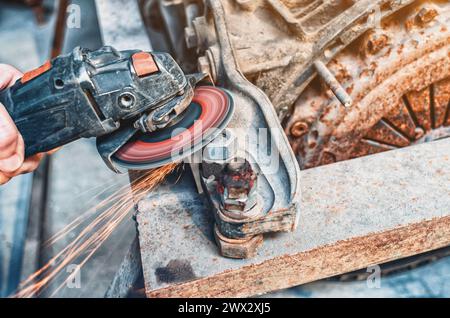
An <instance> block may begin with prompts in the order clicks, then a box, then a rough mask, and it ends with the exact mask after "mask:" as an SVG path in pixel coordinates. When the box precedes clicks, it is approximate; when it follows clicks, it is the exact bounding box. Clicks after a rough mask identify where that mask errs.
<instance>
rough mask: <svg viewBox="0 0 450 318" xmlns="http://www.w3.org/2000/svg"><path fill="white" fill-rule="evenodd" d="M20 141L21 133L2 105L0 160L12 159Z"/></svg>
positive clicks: (0, 112)
mask: <svg viewBox="0 0 450 318" xmlns="http://www.w3.org/2000/svg"><path fill="white" fill-rule="evenodd" d="M18 141H19V131H18V130H17V128H16V125H15V124H14V122H13V120H12V119H11V117H10V116H9V114H8V111H7V110H6V109H5V107H4V106H3V105H2V104H1V103H0V160H1V159H6V158H8V157H10V156H12V155H13V154H14V153H15V152H16V149H17V144H18ZM0 170H1V169H0Z"/></svg>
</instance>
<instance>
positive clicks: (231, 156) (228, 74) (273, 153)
mask: <svg viewBox="0 0 450 318" xmlns="http://www.w3.org/2000/svg"><path fill="white" fill-rule="evenodd" d="M141 5H142V10H143V16H144V17H145V19H146V23H147V26H148V28H149V34H150V37H152V36H153V37H158V36H160V37H161V36H163V37H165V39H166V41H152V43H153V42H155V45H154V46H155V47H154V49H155V50H161V49H166V50H167V49H169V50H170V51H171V53H172V54H173V55H174V56H175V58H176V59H177V61H178V62H179V63H180V65H181V66H182V67H183V68H184V70H185V71H186V72H188V71H195V70H196V69H197V66H198V69H199V70H200V71H202V72H203V73H206V74H208V75H209V77H210V78H211V80H213V81H214V82H215V83H216V84H217V85H219V86H221V87H224V88H226V89H227V90H228V91H230V92H231V93H232V94H233V98H234V101H235V105H236V107H235V114H234V116H233V118H232V120H231V121H230V124H229V125H228V130H227V132H225V133H224V134H222V135H221V136H219V137H218V138H216V140H214V141H213V142H212V143H211V144H210V145H208V146H207V147H206V148H205V149H204V152H203V157H202V160H201V163H191V167H192V170H193V172H194V175H195V179H196V180H197V183H198V184H197V187H198V188H199V189H200V191H203V192H204V193H205V194H206V196H207V198H208V199H209V201H210V203H211V207H212V210H213V213H214V216H215V221H216V222H215V223H216V225H215V226H216V231H215V233H216V240H217V243H218V245H219V248H220V250H221V253H222V254H223V255H224V256H227V257H233V258H246V257H251V256H253V255H255V254H256V251H257V248H258V247H259V246H260V245H261V244H262V241H263V239H262V234H264V233H269V232H280V231H292V230H293V229H295V228H296V226H297V221H298V217H299V199H300V197H299V196H300V193H299V188H300V187H299V167H298V165H297V163H296V160H295V156H294V154H293V152H292V149H291V148H290V146H289V142H288V140H287V138H286V136H285V135H284V133H283V132H282V131H283V129H282V126H281V124H280V122H279V121H278V120H277V114H276V112H275V109H274V108H273V106H272V104H271V102H270V100H269V99H268V98H267V96H266V95H265V94H264V93H263V92H262V91H261V90H260V89H258V88H257V87H256V86H255V85H253V84H252V83H251V82H249V81H248V79H246V78H245V77H244V76H243V75H242V73H241V72H240V70H239V69H240V67H239V63H238V60H237V59H236V56H235V55H234V53H233V52H234V47H233V39H232V37H233V35H232V34H233V33H232V32H231V30H230V29H229V24H228V22H227V21H226V20H225V16H226V14H225V11H224V10H225V7H224V6H223V2H221V1H216V0H214V1H205V2H204V3H203V2H201V1H143V2H142V3H141ZM205 8H209V9H208V10H207V11H208V19H209V22H210V23H211V24H210V25H208V24H207V23H206V20H205V19H206V17H204V16H203V15H202V14H203V12H204V11H205ZM194 25H196V26H197V27H200V25H202V26H204V27H205V30H204V32H201V33H200V34H199V32H198V31H199V30H197V29H195V28H196V27H195V26H194ZM185 30H186V31H185ZM198 36H207V37H208V40H206V39H199V38H197V37H198ZM197 41H204V45H205V47H204V48H205V51H203V52H200V51H199V48H198V47H197V48H196V42H197ZM180 43H181V44H182V45H180ZM158 45H160V46H158ZM161 45H162V46H161ZM206 51H208V52H212V51H214V52H215V56H212V55H211V54H210V53H207V52H206ZM203 54H205V56H202V55H203ZM207 54H209V57H207ZM198 56H200V58H198V59H197V57H198ZM213 59H214V63H213V64H211V61H213ZM267 158H269V160H267ZM274 164H275V165H276V169H274V167H273V165H274Z"/></svg>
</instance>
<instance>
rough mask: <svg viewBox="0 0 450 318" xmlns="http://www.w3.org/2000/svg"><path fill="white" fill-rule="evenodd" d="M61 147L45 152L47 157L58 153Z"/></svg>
mask: <svg viewBox="0 0 450 318" xmlns="http://www.w3.org/2000/svg"><path fill="white" fill-rule="evenodd" d="M61 148H62V147H58V148H55V149H52V150H50V151H47V155H53V154H54V153H55V152H58V151H59V150H60V149H61Z"/></svg>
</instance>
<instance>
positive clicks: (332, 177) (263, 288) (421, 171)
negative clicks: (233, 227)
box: [137, 139, 450, 297]
mask: <svg viewBox="0 0 450 318" xmlns="http://www.w3.org/2000/svg"><path fill="white" fill-rule="evenodd" d="M186 173H187V172H186ZM301 177H302V197H303V198H302V208H301V216H300V223H299V227H298V229H297V230H296V231H295V232H293V233H283V234H279V235H271V236H269V237H265V244H264V245H263V247H262V248H261V249H260V251H259V253H258V255H257V256H256V257H254V258H252V259H248V260H233V259H227V258H223V257H221V256H220V255H219V254H218V250H217V248H216V245H215V243H214V239H213V228H212V224H213V222H212V215H211V213H210V212H209V210H208V207H207V204H206V203H205V202H204V201H203V199H202V197H201V196H199V195H198V194H196V193H195V192H194V189H195V186H194V183H193V181H192V180H189V178H181V179H182V181H180V182H179V183H175V181H174V182H169V183H168V184H166V185H164V186H163V187H161V188H160V189H159V190H157V191H155V192H153V193H152V194H151V196H150V197H148V198H147V199H146V200H143V201H141V202H140V203H139V207H138V210H139V212H138V214H137V221H138V227H139V234H140V236H139V239H140V245H141V255H142V265H143V271H144V278H145V284H146V293H147V296H149V297H178V296H188V297H204V296H208V297H217V296H233V297H236V296H238V297H241V296H252V295H257V294H262V293H266V292H269V291H273V290H278V289H282V288H286V287H290V286H295V285H299V284H303V283H307V282H311V281H315V280H319V279H323V278H326V277H330V276H334V275H337V274H342V273H346V272H350V271H353V270H356V269H361V268H365V267H367V266H369V265H372V264H378V263H383V262H387V261H391V260H395V259H400V258H403V257H407V256H410V255H413V254H417V253H421V252H426V251H429V250H432V249H436V248H440V247H443V246H446V245H449V244H450V140H448V139H445V140H440V141H435V142H431V143H425V144H420V145H416V146H412V147H407V148H403V149H399V150H395V151H390V152H384V153H381V154H376V155H373V156H368V157H363V158H358V159H354V160H350V161H344V162H339V163H336V164H332V165H328V166H322V167H318V168H314V169H310V170H306V171H303V172H302V176H301Z"/></svg>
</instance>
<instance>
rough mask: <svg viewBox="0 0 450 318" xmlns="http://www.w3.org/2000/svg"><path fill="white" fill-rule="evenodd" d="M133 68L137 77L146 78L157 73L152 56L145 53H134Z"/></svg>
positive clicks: (156, 66)
mask: <svg viewBox="0 0 450 318" xmlns="http://www.w3.org/2000/svg"><path fill="white" fill-rule="evenodd" d="M132 59H133V67H134V69H135V71H136V74H137V75H138V76H139V77H143V76H147V75H150V74H153V73H156V72H158V71H159V69H158V65H156V62H155V60H154V59H153V56H152V55H151V54H150V53H147V52H139V53H135V54H133V56H132Z"/></svg>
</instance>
